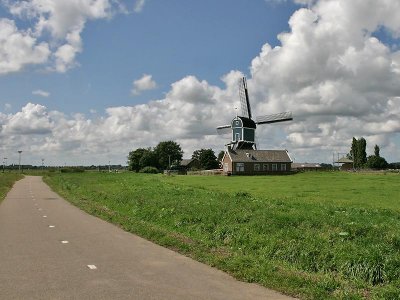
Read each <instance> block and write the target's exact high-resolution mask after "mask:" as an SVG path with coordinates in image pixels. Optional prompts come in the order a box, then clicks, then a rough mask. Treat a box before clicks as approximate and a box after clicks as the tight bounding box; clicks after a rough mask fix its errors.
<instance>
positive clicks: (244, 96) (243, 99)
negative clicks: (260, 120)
mask: <svg viewBox="0 0 400 300" xmlns="http://www.w3.org/2000/svg"><path fill="white" fill-rule="evenodd" d="M239 98H240V107H241V109H242V116H243V117H246V118H249V119H251V108H250V100H249V93H248V91H247V81H246V77H242V78H240V79H239Z"/></svg>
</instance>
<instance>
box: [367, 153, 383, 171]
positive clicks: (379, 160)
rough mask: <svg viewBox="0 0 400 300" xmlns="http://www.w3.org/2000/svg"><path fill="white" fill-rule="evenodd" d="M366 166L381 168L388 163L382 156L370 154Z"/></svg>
mask: <svg viewBox="0 0 400 300" xmlns="http://www.w3.org/2000/svg"><path fill="white" fill-rule="evenodd" d="M366 166H367V168H370V169H376V170H382V169H386V168H387V167H388V163H387V161H386V159H384V158H383V157H380V156H376V155H371V156H368V159H367V163H366Z"/></svg>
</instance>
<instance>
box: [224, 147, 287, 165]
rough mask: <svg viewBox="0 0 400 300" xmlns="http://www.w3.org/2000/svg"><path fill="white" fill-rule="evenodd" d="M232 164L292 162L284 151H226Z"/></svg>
mask: <svg viewBox="0 0 400 300" xmlns="http://www.w3.org/2000/svg"><path fill="white" fill-rule="evenodd" d="M228 151H229V156H230V157H231V159H232V161H233V162H287V163H291V162H292V160H291V159H290V157H289V154H288V153H287V151H286V150H232V149H230V150H228Z"/></svg>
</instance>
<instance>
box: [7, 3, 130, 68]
mask: <svg viewBox="0 0 400 300" xmlns="http://www.w3.org/2000/svg"><path fill="white" fill-rule="evenodd" d="M3 4H4V5H5V7H6V8H8V10H9V12H10V14H11V15H12V16H13V17H14V18H15V19H22V20H24V21H28V22H27V23H28V24H32V25H31V27H30V28H28V29H19V28H17V27H16V25H15V21H14V20H10V19H6V18H2V19H0V49H1V50H0V58H1V59H0V61H1V63H0V74H7V73H11V72H17V71H21V70H22V69H23V68H24V67H25V66H28V65H47V69H48V70H52V71H57V72H61V73H63V72H66V71H67V70H68V69H70V68H72V67H74V66H76V65H77V63H76V57H77V55H78V54H79V53H80V52H82V50H83V48H82V40H81V33H82V31H83V29H84V27H85V24H86V22H87V21H89V20H96V19H104V18H111V17H112V16H113V14H114V13H115V12H119V11H121V12H123V11H124V10H123V5H122V4H120V3H119V1H113V0H69V1H58V0H29V1H12V2H11V1H5V0H3ZM43 40H44V42H43ZM40 41H42V42H40Z"/></svg>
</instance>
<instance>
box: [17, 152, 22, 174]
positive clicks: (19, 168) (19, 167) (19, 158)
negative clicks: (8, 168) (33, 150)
mask: <svg viewBox="0 0 400 300" xmlns="http://www.w3.org/2000/svg"><path fill="white" fill-rule="evenodd" d="M21 153H22V150H18V154H19V157H18V170H19V172H21Z"/></svg>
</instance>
